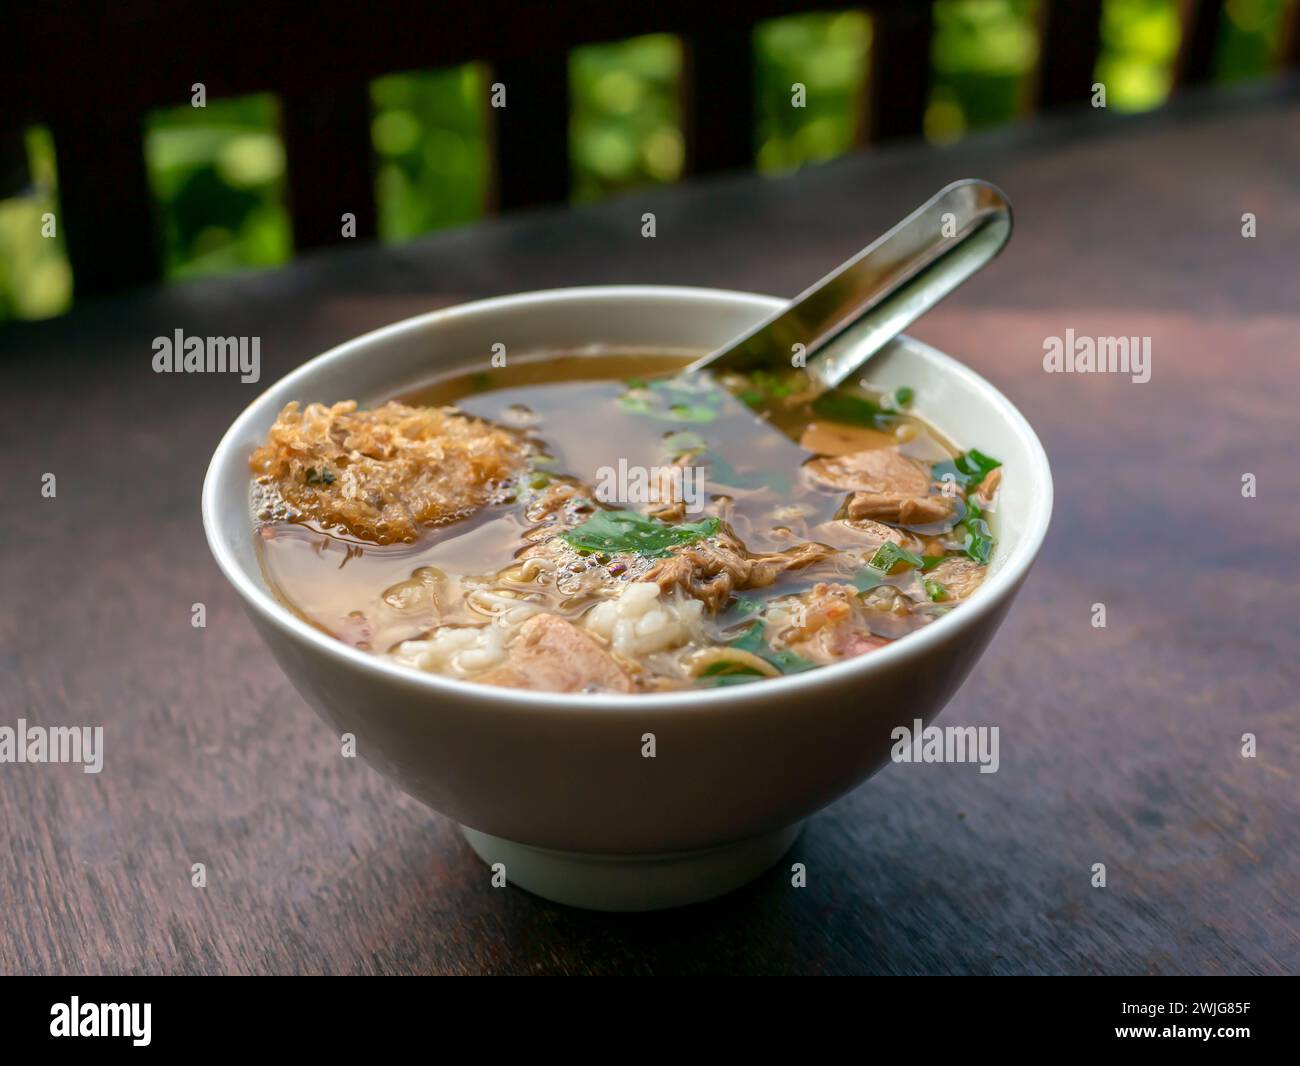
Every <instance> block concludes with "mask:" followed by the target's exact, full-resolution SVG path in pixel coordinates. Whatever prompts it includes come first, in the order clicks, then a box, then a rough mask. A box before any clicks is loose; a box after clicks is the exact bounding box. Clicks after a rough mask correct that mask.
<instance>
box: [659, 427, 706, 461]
mask: <svg viewBox="0 0 1300 1066" xmlns="http://www.w3.org/2000/svg"><path fill="white" fill-rule="evenodd" d="M708 446H709V442H708V441H706V440H705V439H704V438H703V437H701V436H700V435H699V434H698V433H695V432H694V431H692V430H689V429H680V430H678V431H677V432H676V433H669V434H668V435H667V436H665V437H664V449H665V450H666V451H667V452H668V454H669V455H671V456H672V457H673V458H674V459H676V458H677V457H678V456H679V455H694V454H695V453H696V452H702V451H704V450H705V449H706V448H708Z"/></svg>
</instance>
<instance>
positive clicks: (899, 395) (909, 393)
mask: <svg viewBox="0 0 1300 1066" xmlns="http://www.w3.org/2000/svg"><path fill="white" fill-rule="evenodd" d="M915 396H916V390H915V389H913V388H912V387H911V386H909V385H904V386H903V387H902V388H901V389H895V390H894V406H895V407H910V406H911V405H912V399H913V398H914V397H915Z"/></svg>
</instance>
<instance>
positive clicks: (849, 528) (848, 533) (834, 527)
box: [811, 518, 925, 555]
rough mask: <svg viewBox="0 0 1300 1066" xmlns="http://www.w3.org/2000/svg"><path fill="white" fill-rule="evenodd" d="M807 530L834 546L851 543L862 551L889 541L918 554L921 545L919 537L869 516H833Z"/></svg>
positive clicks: (921, 547)
mask: <svg viewBox="0 0 1300 1066" xmlns="http://www.w3.org/2000/svg"><path fill="white" fill-rule="evenodd" d="M811 532H812V534H813V535H814V536H815V537H817V539H818V540H824V541H826V543H828V544H833V545H835V546H836V547H848V546H852V547H855V548H861V549H863V550H864V551H874V550H875V549H876V548H879V547H880V546H881V545H882V544H885V543H890V544H897V545H898V546H899V547H900V548H904V549H906V550H907V551H910V552H913V553H915V554H917V555H920V554H923V551H924V546H925V545H924V541H922V539H921V538H920V537H917V536H914V535H912V534H911V533H908V532H906V531H905V530H902V529H895V528H894V527H893V526H887V525H885V523H884V522H876V521H873V520H872V519H870V518H855V519H845V518H837V519H833V520H832V521H830V522H823V523H822V524H821V525H819V526H814V527H813V529H812V531H811Z"/></svg>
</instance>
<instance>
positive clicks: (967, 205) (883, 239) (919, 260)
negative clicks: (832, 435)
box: [686, 178, 1011, 389]
mask: <svg viewBox="0 0 1300 1066" xmlns="http://www.w3.org/2000/svg"><path fill="white" fill-rule="evenodd" d="M1010 236H1011V204H1010V203H1009V202H1008V201H1007V198H1006V196H1005V195H1003V193H1002V190H1001V189H999V188H998V187H997V186H996V185H991V184H989V183H988V182H987V181H980V180H978V179H976V178H965V179H963V180H961V181H954V182H953V183H952V184H951V185H948V186H945V187H944V188H943V189H940V190H939V192H937V193H936V194H935V195H934V196H932V197H931V198H930V199H929V200H927V201H926V202H925V203H923V204H922V205H921V206H920V207H918V208H917V209H916V210H915V211H913V212H912V213H911V214H910V215H908V216H907V217H906V218H905V219H903V220H902V221H901V222H899V223H898V224H897V225H896V226H894V228H893V229H891V230H889V232H887V233H885V234H883V235H882V236H880V237H877V238H876V239H875V240H874V241H872V242H871V243H870V244H869V245H867V246H866V247H865V248H863V249H862V251H860V252H859V253H858V254H857V255H855V256H854V257H853V258H852V259H850V260H848V261H847V262H846V263H844V264H843V265H842V266H839V267H837V268H836V269H835V270H833V271H831V273H829V274H827V275H826V276H825V277H824V278H822V279H821V281H819V282H817V283H816V284H815V285H813V286H812V288H810V289H807V290H805V291H804V292H802V293H800V294H799V295H798V296H796V297H795V298H794V299H793V300H792V301H791V302H790V303H789V304H788V305H787V306H786V307H785V308H783V309H782V310H780V311H778V312H777V313H776V314H774V315H773V316H772V317H771V318H768V319H767V320H766V321H764V322H761V323H759V324H758V325H757V326H755V327H754V328H753V329H751V330H750V331H749V332H747V333H745V334H743V335H742V336H740V337H738V338H736V339H735V340H734V341H732V342H731V343H730V344H727V345H725V346H723V347H721V348H719V349H717V350H716V351H714V352H711V353H710V354H708V355H706V356H704V358H702V359H698V360H696V361H695V362H694V363H692V364H691V365H690V366H689V367H687V368H686V373H692V372H694V371H699V370H709V371H712V372H717V371H719V370H724V371H726V370H731V371H749V370H755V369H758V368H760V367H762V368H768V369H777V368H788V367H791V366H798V365H801V364H800V363H798V362H795V361H794V360H795V357H796V356H797V355H798V354H799V352H798V349H797V348H796V347H795V346H796V345H803V353H802V354H803V356H804V358H805V360H806V363H807V368H808V372H809V374H811V375H812V376H813V377H814V378H815V379H816V380H817V381H818V382H819V383H820V384H821V385H822V387H824V388H828V389H829V388H834V387H835V386H836V385H838V384H840V383H841V382H842V381H844V380H845V379H846V378H848V377H849V376H851V375H852V374H853V373H854V372H855V371H857V370H858V369H859V368H860V367H861V366H862V364H863V363H865V362H866V361H867V360H868V359H870V358H871V357H872V356H873V355H875V354H876V352H878V351H879V350H880V349H881V348H882V347H884V345H885V344H887V343H888V342H889V341H890V340H892V339H893V338H894V337H895V336H897V335H898V333H900V332H901V331H902V330H903V329H904V328H905V327H907V326H908V325H910V324H911V323H912V322H914V321H916V319H918V318H919V317H920V316H921V315H923V314H925V312H926V311H928V310H929V309H930V308H931V307H933V306H934V305H935V304H937V303H938V302H939V301H940V300H942V299H943V298H944V297H945V296H947V295H948V293H950V292H952V290H953V289H955V288H956V287H957V286H958V285H960V284H961V283H962V282H963V281H965V280H966V279H967V278H968V277H970V276H971V275H972V274H974V273H975V271H977V270H979V268H980V267H982V266H983V265H984V264H985V263H987V262H988V261H989V260H990V259H992V258H993V257H994V256H995V255H997V254H998V252H1000V251H1001V250H1002V246H1003V245H1004V244H1006V243H1007V239H1008V238H1009V237H1010ZM849 330H852V333H851V335H849V336H845V334H846V332H847V331H849ZM841 336H845V340H846V342H848V343H845V344H843V345H837V346H836V351H835V352H834V353H827V354H825V355H823V356H822V357H821V358H820V359H814V358H813V356H814V355H816V354H817V353H818V352H819V351H820V350H821V349H823V348H824V347H826V345H828V344H829V343H830V342H831V341H833V340H835V339H837V338H839V337H841Z"/></svg>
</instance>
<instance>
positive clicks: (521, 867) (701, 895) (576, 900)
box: [461, 822, 803, 911]
mask: <svg viewBox="0 0 1300 1066" xmlns="http://www.w3.org/2000/svg"><path fill="white" fill-rule="evenodd" d="M802 828H803V823H802V822H798V823H796V824H795V825H792V826H787V827H786V828H784V829H780V830H778V831H777V832H775V833H768V834H767V835H765V836H761V837H752V838H750V839H749V840H741V841H737V842H736V843H734V844H724V845H721V846H720V847H716V848H705V849H703V850H700V851H678V852H670V853H666V854H659V855H603V854H593V853H587V852H577V851H552V850H550V849H548V848H535V847H532V846H531V845H529V844H516V843H515V842H514V841H512V840H502V839H501V838H500V837H494V836H488V835H487V834H486V833H480V832H479V831H478V830H477V829H470V828H469V827H468V826H461V832H462V833H463V834H464V836H465V839H466V840H467V841H468V842H469V846H470V847H471V848H473V849H474V851H475V853H476V854H477V855H478V857H479V858H480V859H482V860H483V861H484V862H485V863H487V864H488V866H489V867H490V866H492V865H493V864H495V863H498V862H499V863H502V864H504V866H505V876H506V881H507V883H508V884H512V885H515V886H517V887H519V888H522V889H525V890H526V891H528V892H531V893H533V895H535V896H541V897H542V898H543V899H549V900H552V901H554V902H555V903H565V904H568V905H569V906H570V907H584V908H586V909H588V910H596V911H653V910H662V909H664V908H666V907H683V906H685V905H687V904H689V903H701V902H703V901H704V900H706V899H713V898H714V897H715V896H721V895H724V894H725V893H727V892H731V891H733V890H735V889H737V888H740V886H741V885H744V884H747V883H748V882H750V881H752V880H753V879H754V878H756V877H757V876H758V875H759V874H761V873H763V872H764V871H765V870H767V869H768V868H769V867H770V866H772V865H773V864H774V863H775V862H776V861H777V860H778V859H779V858H781V856H782V855H784V854H785V853H786V851H788V850H789V848H790V845H791V844H793V843H794V841H795V838H796V837H797V836H798V835H799V831H800V830H801V829H802Z"/></svg>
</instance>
